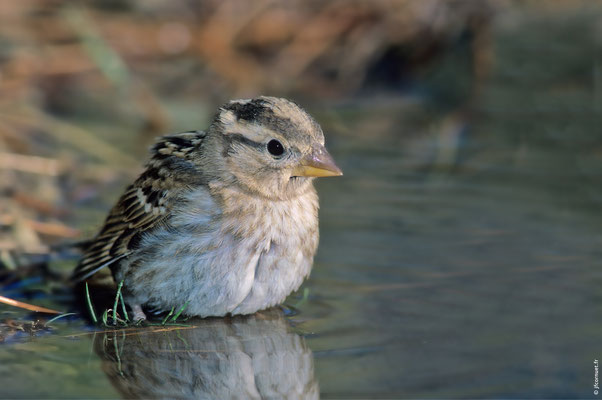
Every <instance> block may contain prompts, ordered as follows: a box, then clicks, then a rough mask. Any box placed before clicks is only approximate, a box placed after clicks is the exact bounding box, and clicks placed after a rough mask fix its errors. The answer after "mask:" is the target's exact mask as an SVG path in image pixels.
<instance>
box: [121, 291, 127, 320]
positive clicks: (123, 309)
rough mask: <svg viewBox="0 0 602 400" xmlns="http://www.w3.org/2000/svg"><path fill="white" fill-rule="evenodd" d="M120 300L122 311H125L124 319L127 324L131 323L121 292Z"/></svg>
mask: <svg viewBox="0 0 602 400" xmlns="http://www.w3.org/2000/svg"><path fill="white" fill-rule="evenodd" d="M119 299H120V300H121V311H123V317H124V318H125V320H126V321H127V322H130V317H129V315H128V312H127V310H126V309H125V301H123V293H121V292H119Z"/></svg>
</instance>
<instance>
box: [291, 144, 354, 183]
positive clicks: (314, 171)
mask: <svg viewBox="0 0 602 400" xmlns="http://www.w3.org/2000/svg"><path fill="white" fill-rule="evenodd" d="M341 175H343V171H341V169H340V168H339V167H337V165H336V164H335V163H334V160H333V159H332V156H331V155H330V154H329V153H328V152H327V151H326V149H325V148H324V146H322V145H317V146H314V148H313V149H312V151H311V152H310V153H309V154H308V155H306V156H305V157H303V159H302V160H301V162H300V163H299V165H298V166H297V167H295V169H293V172H292V174H291V176H315V177H323V176H341Z"/></svg>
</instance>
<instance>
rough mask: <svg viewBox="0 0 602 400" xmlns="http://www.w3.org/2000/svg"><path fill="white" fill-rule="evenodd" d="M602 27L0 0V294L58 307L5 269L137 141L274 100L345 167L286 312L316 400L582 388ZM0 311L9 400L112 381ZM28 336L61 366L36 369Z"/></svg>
mask: <svg viewBox="0 0 602 400" xmlns="http://www.w3.org/2000/svg"><path fill="white" fill-rule="evenodd" d="M601 27H602V4H601V3H599V2H592V1H577V0H564V1H560V0H558V1H552V0H550V1H518V0H515V1H511V0H482V1H467V0H457V1H454V0H374V1H353V0H329V1H322V0H308V1H270V0H258V1H252V2H247V1H234V0H227V1H218V0H207V1H199V2H195V1H180V2H164V1H157V0H106V1H101V0H98V1H93V0H88V1H81V2H69V1H57V0H39V1H35V0H29V1H20V2H2V3H0V260H1V263H0V265H1V267H0V289H2V288H3V289H2V290H3V292H2V293H4V294H5V295H6V296H9V297H13V298H19V299H21V300H23V301H30V302H36V301H37V302H38V304H44V305H47V306H52V307H53V308H59V309H65V308H66V307H67V306H66V305H65V303H64V302H65V299H66V298H69V297H68V295H66V294H65V293H62V294H60V295H57V294H56V293H55V292H54V291H53V288H50V287H49V286H48V284H47V283H46V282H45V281H40V280H34V281H28V282H29V283H27V284H22V283H18V282H22V280H23V279H22V278H23V275H21V274H22V272H20V271H25V270H27V269H23V268H19V265H21V264H23V261H22V259H23V257H24V255H27V256H28V257H36V256H40V257H42V258H41V259H45V258H44V257H48V255H49V254H50V246H52V245H56V244H59V243H64V242H69V241H75V240H80V239H84V238H89V237H91V236H93V235H94V234H95V233H96V230H97V229H98V227H99V226H100V224H101V222H102V220H103V218H104V217H105V215H106V212H107V210H108V209H109V208H110V207H111V206H112V204H113V202H114V201H115V200H116V199H117V198H118V196H119V195H120V193H121V191H122V190H123V188H124V187H125V186H126V185H127V184H128V183H129V182H130V181H131V180H132V179H133V178H134V177H135V176H136V175H137V174H138V173H139V172H140V171H141V168H142V164H143V162H144V161H143V160H144V159H145V157H146V154H147V149H148V147H149V146H150V144H151V143H152V142H153V140H154V137H156V136H158V135H161V134H166V133H170V132H178V131H184V130H189V129H204V128H206V127H207V126H208V124H209V123H210V121H211V119H212V117H213V115H214V113H215V111H216V109H217V107H218V106H219V105H220V104H222V103H224V102H226V101H228V100H230V99H233V98H249V97H255V96H257V95H270V96H281V97H287V98H291V99H293V100H295V101H296V102H298V103H299V104H301V105H302V106H303V107H305V108H306V109H307V110H308V111H309V112H310V113H311V114H312V115H313V116H314V117H315V118H316V119H317V121H318V122H319V123H320V124H321V125H322V127H323V129H324V131H325V133H326V141H327V147H328V148H329V150H330V152H331V153H332V154H333V156H334V158H335V160H336V161H337V164H339V166H340V167H341V168H342V169H343V170H344V172H345V176H344V177H342V178H337V179H332V180H331V179H326V180H320V181H319V182H318V183H317V186H318V191H319V193H320V195H321V216H320V218H321V236H322V239H321V244H320V250H319V253H318V256H317V257H316V266H315V270H314V272H313V273H312V277H311V279H310V280H309V282H308V283H306V285H305V286H304V287H303V289H302V290H305V291H304V294H303V295H296V296H293V298H292V300H291V301H292V303H294V304H296V306H295V309H296V313H295V315H292V316H289V317H288V318H287V321H288V322H287V323H288V324H289V325H291V326H292V329H293V331H294V332H296V334H298V335H300V337H302V338H303V340H306V341H307V345H308V346H309V348H310V349H311V350H312V351H313V353H312V354H313V357H314V358H315V360H314V364H312V368H311V371H312V373H314V374H315V381H316V382H319V391H320V392H321V393H322V396H323V397H389V398H391V397H394V398H398V397H531V398H537V397H580V398H583V397H592V396H593V394H592V390H590V389H591V388H592V384H593V380H592V379H593V378H592V377H593V366H592V362H593V360H594V359H595V358H598V359H599V358H600V357H602V348H600V340H599V338H600V337H602V336H601V335H602V325H601V324H600V321H601V320H602V309H601V308H600V300H601V292H600V290H599V287H600V283H601V282H602V279H601V278H602V276H601V271H600V269H599V263H600V261H599V260H600V258H601V256H602V251H601V248H602V246H601V244H602V232H601V230H600V228H601V226H602V225H601V222H602V221H601V217H600V205H601V202H602V185H601V174H602V132H601V131H600V123H601V116H602V114H601V112H602V46H601V44H602V28H601ZM75 262H76V261H74V260H69V261H64V260H58V261H53V263H51V265H50V267H51V270H52V271H54V272H53V273H56V274H66V273H67V271H68V270H69V269H71V268H73V266H74V264H75ZM27 273H28V274H29V273H30V271H29V272H27ZM23 274H25V272H23ZM28 276H29V275H28ZM61 302H63V303H61ZM0 307H3V308H0V310H6V311H2V312H3V314H2V315H3V318H4V320H5V322H4V323H3V325H2V328H0V332H1V333H2V334H1V335H0V337H1V339H2V340H5V341H8V342H10V343H18V344H19V345H20V346H21V347H20V348H19V347H18V346H16V345H11V346H12V347H11V346H8V345H7V346H8V347H7V349H8V350H7V351H6V352H5V353H4V356H1V355H0V360H2V358H4V359H3V360H2V362H0V376H2V377H3V378H0V382H2V381H3V380H6V382H10V385H8V386H6V385H5V386H4V387H5V388H7V387H8V388H9V389H4V390H5V393H4V394H6V395H12V396H16V395H20V394H23V393H29V395H31V396H45V395H49V394H54V395H56V394H57V393H58V394H60V396H59V397H63V396H65V397H69V396H85V397H96V396H99V397H103V396H104V397H106V396H109V397H110V396H115V395H117V392H111V391H109V389H108V387H110V386H108V385H106V384H101V383H99V382H106V381H105V380H104V379H107V378H104V375H102V371H101V369H100V368H99V367H98V368H96V369H94V368H91V369H90V368H88V370H87V372H85V374H89V375H90V374H91V375H90V376H86V377H85V379H84V377H82V376H81V374H84V372H81V371H80V370H79V369H78V368H77V366H80V365H83V363H84V359H85V358H86V357H89V356H88V353H89V350H88V347H87V345H84V344H81V343H80V345H79V347H78V349H79V350H78V351H73V350H68V349H73V347H70V346H71V345H70V344H66V343H65V341H64V339H59V338H57V337H54V336H53V337H51V338H49V337H45V339H44V340H46V341H50V342H51V343H50V345H49V344H48V342H44V341H37V342H34V343H29V344H28V345H24V344H23V343H21V340H22V338H21V336H19V335H20V334H21V333H22V331H19V329H17V328H15V326H12V327H11V325H10V324H8V325H7V323H6V318H12V319H13V320H31V317H30V316H27V315H26V314H19V313H17V312H16V311H12V310H10V309H8V308H4V306H0ZM15 313H16V314H15ZM65 324H67V322H65ZM69 324H70V325H69V326H62V327H61V328H60V329H63V330H67V331H68V332H71V333H72V332H77V331H78V330H79V331H81V330H82V329H84V328H83V326H84V323H83V322H82V321H81V320H80V321H79V322H78V321H75V322H73V321H72V322H69ZM78 324H79V325H78ZM284 325H286V324H284ZM279 326H280V325H279ZM60 329H59V331H60ZM20 332H21V333H20ZM61 340H62V341H61ZM90 343H91V342H90ZM28 346H30V347H28ZM37 346H42V348H49V347H48V346H50V348H51V350H49V351H50V355H48V354H46V356H44V357H49V358H47V359H46V362H47V363H49V364H48V365H50V366H52V365H57V366H60V368H57V369H56V370H54V369H53V368H51V367H48V370H42V371H40V370H35V369H32V368H31V365H33V363H35V362H38V361H39V359H38V358H39V354H40V353H39V350H38V347H37ZM44 346H46V347H44ZM91 346H92V344H90V347H91ZM101 347H102V346H101ZM0 354H2V351H0ZM32 354H37V355H36V356H35V357H31V355H32ZM103 354H104V355H103ZM103 354H101V355H100V356H99V357H100V358H101V359H102V358H105V359H106V358H107V357H106V355H107V354H106V353H103ZM303 354H304V357H306V356H307V352H306V351H304V353H303ZM111 357H112V356H111ZM111 357H109V358H110V359H111V360H112V359H113V358H111ZM87 360H88V361H86V362H87V363H89V358H87ZM105 362H107V361H106V360H105ZM53 363H54V364H53ZM7 365H20V366H21V367H20V368H12V369H6V370H4V369H3V368H7V367H6V366H7ZM86 365H89V364H86ZM119 365H120V366H121V364H119ZM304 365H306V364H304ZM313 365H315V371H314V369H313V368H314V367H313ZM69 368H71V369H69ZM49 370H52V374H49ZM57 371H68V372H65V374H66V375H61V373H59V372H57ZM304 371H307V369H304ZM56 374H58V375H59V376H58V378H60V379H58V378H57V376H56ZM101 375H102V376H103V378H100V376H101ZM49 376H52V377H54V378H53V379H49V378H48V377H49ZM306 376H307V374H306V372H304V377H306ZM99 379H100V380H99ZM304 379H305V378H304ZM32 380H33V381H36V382H40V383H43V385H42V386H43V387H44V389H43V390H42V389H40V388H33V387H28V385H27V384H25V382H31V381H32ZM82 381H86V382H92V381H93V382H95V383H94V384H88V385H82V384H81V382H82ZM59 382H61V385H60V386H59V385H58V383H59ZM62 382H72V384H70V383H67V384H62ZM312 382H313V381H312ZM21 383H23V384H22V385H21ZM113 386H114V387H116V388H119V387H121V386H120V385H116V384H115V383H114V382H113ZM309 386H311V387H312V389H311V394H312V396H314V395H315V394H316V393H317V391H318V389H317V388H316V385H315V384H314V383H312V384H311V385H309ZM110 390H113V389H110ZM0 393H2V390H1V389H0ZM119 393H121V394H122V395H124V394H123V393H124V392H119ZM127 393H129V395H132V392H127ZM145 393H146V392H145ZM146 395H148V393H146ZM9 397H10V396H9Z"/></svg>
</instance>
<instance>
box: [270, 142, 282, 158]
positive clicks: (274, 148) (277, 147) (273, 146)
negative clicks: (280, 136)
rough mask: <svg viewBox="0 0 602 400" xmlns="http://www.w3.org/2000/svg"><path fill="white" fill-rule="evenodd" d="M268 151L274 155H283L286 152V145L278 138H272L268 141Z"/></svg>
mask: <svg viewBox="0 0 602 400" xmlns="http://www.w3.org/2000/svg"><path fill="white" fill-rule="evenodd" d="M268 151H269V152H270V154H271V155H273V156H281V155H282V154H284V146H283V145H282V143H280V142H279V141H277V140H276V139H272V140H270V141H269V142H268Z"/></svg>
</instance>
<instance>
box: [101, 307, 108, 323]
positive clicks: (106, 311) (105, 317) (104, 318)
mask: <svg viewBox="0 0 602 400" xmlns="http://www.w3.org/2000/svg"><path fill="white" fill-rule="evenodd" d="M108 319H109V310H105V312H104V313H102V323H103V324H104V325H105V326H109V324H107V321H108Z"/></svg>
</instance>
